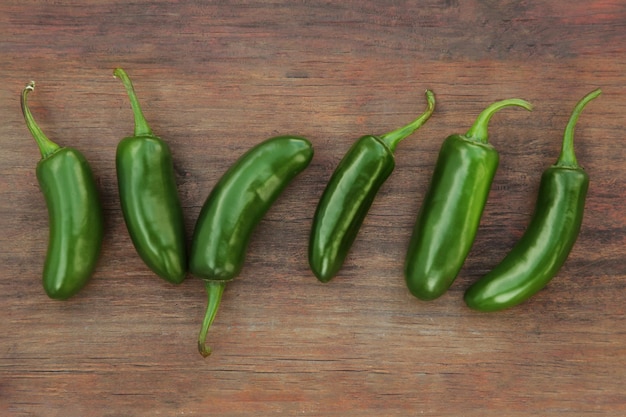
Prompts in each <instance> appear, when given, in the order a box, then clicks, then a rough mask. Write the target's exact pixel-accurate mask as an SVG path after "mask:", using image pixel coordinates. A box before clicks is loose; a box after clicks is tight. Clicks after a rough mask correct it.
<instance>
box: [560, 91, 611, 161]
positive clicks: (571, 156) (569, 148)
mask: <svg viewBox="0 0 626 417" xmlns="http://www.w3.org/2000/svg"><path fill="white" fill-rule="evenodd" d="M600 94H602V90H600V89H599V88H598V89H597V90H593V91H592V92H591V93H589V94H587V95H586V96H585V97H583V98H582V99H580V101H579V102H578V103H577V104H576V107H574V111H573V112H572V115H571V116H570V119H569V122H568V123H567V126H566V127H565V133H564V134H563V145H562V146H561V153H560V155H559V159H558V160H557V161H556V166H559V167H571V168H578V161H577V160H576V153H575V152H574V128H575V127H576V123H577V122H578V117H579V116H580V114H581V113H582V111H583V109H584V108H585V106H586V105H587V103H589V102H590V101H591V100H593V99H594V98H596V97H598V96H599V95H600Z"/></svg>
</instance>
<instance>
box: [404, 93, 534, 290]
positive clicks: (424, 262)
mask: <svg viewBox="0 0 626 417" xmlns="http://www.w3.org/2000/svg"><path fill="white" fill-rule="evenodd" d="M508 106H519V107H523V108H525V109H526V110H531V109H532V106H531V105H530V103H528V102H526V101H524V100H519V99H510V100H502V101H498V102H496V103H493V104H492V105H490V106H489V107H487V108H486V109H485V110H484V111H483V112H482V113H481V114H480V115H479V116H478V118H477V119H476V121H475V122H474V125H473V126H472V127H471V128H470V130H469V131H468V132H467V134H465V135H458V134H455V135H451V136H448V138H447V139H446V140H445V141H444V142H443V144H442V146H441V149H440V151H439V156H438V159H437V163H436V165H435V170H434V173H433V176H432V180H431V184H430V188H429V190H428V191H427V193H426V195H425V196H424V201H423V203H422V207H421V209H420V212H419V214H418V216H417V221H416V223H415V226H414V228H413V235H412V237H411V241H410V244H409V248H408V252H407V255H406V262H405V278H406V284H407V286H408V288H409V290H410V291H411V293H412V294H413V295H414V296H416V297H417V298H419V299H422V300H433V299H435V298H437V297H439V296H441V295H442V294H443V293H444V292H446V290H447V289H448V288H449V287H450V285H451V284H452V282H453V281H454V279H455V278H456V276H457V275H458V273H459V271H460V269H461V267H462V266H463V263H464V262H465V258H466V257H467V255H468V253H469V251H470V249H471V247H472V244H473V243H474V238H475V237H476V232H477V230H478V225H479V223H480V218H481V216H482V213H483V209H484V207H485V203H486V201H487V197H488V195H489V189H490V188H491V183H492V181H493V177H494V175H495V173H496V169H497V168H498V162H499V156H498V152H497V151H496V150H495V148H494V147H493V146H491V145H490V144H489V143H488V141H487V140H488V133H487V128H488V124H489V120H490V119H491V117H492V116H493V115H494V114H495V113H496V112H497V111H498V110H500V109H502V108H504V107H508Z"/></svg>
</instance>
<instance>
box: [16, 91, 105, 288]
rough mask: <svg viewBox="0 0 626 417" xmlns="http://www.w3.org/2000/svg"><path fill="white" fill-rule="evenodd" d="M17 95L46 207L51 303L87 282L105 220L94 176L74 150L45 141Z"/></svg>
mask: <svg viewBox="0 0 626 417" xmlns="http://www.w3.org/2000/svg"><path fill="white" fill-rule="evenodd" d="M34 89H35V83H34V82H32V81H31V83H30V84H28V85H27V86H26V88H24V90H23V91H22V96H21V105H22V112H23V114H24V119H25V120H26V125H27V127H28V129H29V130H30V132H31V134H32V135H33V137H34V138H35V140H36V142H37V145H38V146H39V150H40V151H41V156H42V159H41V160H40V161H39V163H38V164H37V171H36V172H37V180H38V181H39V186H40V187H41V191H42V192H43V195H44V198H45V200H46V205H47V208H48V216H49V222H50V235H49V242H48V250H47V254H46V260H45V263H44V269H43V288H44V290H45V292H46V294H47V295H48V296H49V297H50V298H53V299H58V300H65V299H67V298H70V297H71V296H73V295H74V294H76V293H77V292H78V291H80V289H81V288H83V287H84V286H85V284H86V283H87V282H88V281H89V278H90V277H91V275H92V274H93V272H94V269H95V267H96V263H97V261H98V258H99V255H100V248H101V246H102V236H103V224H104V222H103V216H102V206H101V203H100V198H99V196H98V190H97V187H96V182H95V180H94V176H93V172H92V170H91V167H90V166H89V163H88V162H87V160H86V159H85V157H84V156H83V155H82V154H81V153H80V152H79V151H77V150H76V149H73V148H69V147H60V146H59V145H57V144H56V143H54V142H52V141H51V140H50V139H48V138H47V137H46V135H45V134H44V133H43V131H42V130H41V129H40V128H39V126H38V125H37V124H36V123H35V120H34V118H33V116H32V114H31V112H30V109H29V108H28V103H27V96H28V93H29V92H30V91H33V90H34Z"/></svg>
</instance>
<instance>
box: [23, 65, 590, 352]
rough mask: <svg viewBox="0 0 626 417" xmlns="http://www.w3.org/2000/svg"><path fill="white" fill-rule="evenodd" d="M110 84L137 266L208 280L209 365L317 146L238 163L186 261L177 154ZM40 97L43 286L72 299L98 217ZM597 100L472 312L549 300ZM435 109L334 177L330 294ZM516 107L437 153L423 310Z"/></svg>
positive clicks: (318, 260) (315, 242) (75, 156)
mask: <svg viewBox="0 0 626 417" xmlns="http://www.w3.org/2000/svg"><path fill="white" fill-rule="evenodd" d="M114 74H115V75H116V76H117V77H118V78H120V79H121V81H122V82H123V84H124V86H125V88H126V91H127V94H128V96H129V98H130V103H131V107H132V110H133V114H134V119H135V129H134V134H133V136H130V137H127V138H124V139H122V140H121V141H120V142H119V144H118V146H117V152H116V171H117V180H118V187H119V196H120V203H121V207H122V213H123V216H124V221H125V224H126V226H127V229H128V232H129V235H130V237H131V240H132V242H133V245H134V247H135V249H136V251H137V252H138V254H139V256H140V257H141V259H143V261H144V262H145V263H146V264H147V265H148V266H149V267H150V268H151V269H152V270H153V271H154V272H155V273H156V274H157V275H159V276H160V277H162V278H164V279H166V280H167V281H169V282H171V283H175V284H178V283H181V282H182V281H183V280H184V278H185V276H186V275H187V272H188V271H189V272H191V273H192V274H193V275H195V276H197V277H199V278H201V279H203V280H204V281H205V286H206V291H207V297H208V302H207V308H206V313H205V318H204V321H203V324H202V328H201V331H200V333H199V336H198V349H199V351H200V353H201V354H202V355H203V356H208V355H209V354H210V352H211V351H210V348H208V347H207V346H206V343H205V339H206V336H207V332H208V330H209V328H210V326H211V323H212V322H213V320H214V318H215V315H216V313H217V310H218V308H219V304H220V300H221V298H222V293H223V291H224V288H225V285H226V283H227V282H229V281H230V280H232V279H234V278H235V277H236V276H237V275H238V274H239V272H240V270H241V268H242V266H243V263H244V258H245V253H246V248H247V246H248V242H249V239H250V236H251V234H252V232H253V230H254V228H255V226H256V225H257V224H258V223H259V221H260V220H261V219H262V218H263V216H264V215H265V213H266V212H267V210H268V209H269V208H270V207H271V205H272V204H273V202H274V201H275V200H276V199H277V198H278V196H279V195H280V194H281V192H282V191H283V190H284V189H285V187H286V186H287V185H288V184H289V183H290V181H291V180H292V179H293V178H295V177H296V176H297V175H298V174H299V173H300V172H302V171H303V170H304V169H305V168H306V167H307V166H308V165H309V163H310V162H311V160H312V158H313V147H312V145H311V143H310V142H309V141H308V140H307V139H305V138H302V137H297V136H279V137H274V138H271V139H268V140H266V141H264V142H262V143H260V144H258V145H256V146H254V147H253V148H251V149H250V150H248V151H247V152H246V153H245V154H244V155H242V156H241V157H240V158H239V159H238V160H237V161H236V162H235V163H234V164H233V165H232V166H231V167H230V168H229V169H228V170H227V171H226V172H225V173H224V174H223V176H222V177H221V179H220V180H219V181H218V182H217V184H216V185H215V187H214V188H213V190H212V191H211V192H210V194H209V196H208V197H207V199H206V201H205V203H204V205H203V207H202V209H201V211H200V214H199V216H198V219H197V222H196V225H195V229H194V234H193V238H192V244H191V249H190V252H189V254H188V253H187V249H186V236H185V226H184V220H183V210H182V207H181V203H180V199H179V195H178V192H177V187H176V182H175V174H174V166H173V162H172V155H171V152H170V149H169V147H168V145H167V144H166V143H165V142H164V141H163V140H162V139H160V138H159V137H157V136H156V135H155V134H154V133H153V132H152V130H151V129H150V127H149V125H148V123H147V121H146V119H145V117H144V115H143V113H142V110H141V107H140V106H139V102H138V100H137V97H136V95H135V91H134V88H133V85H132V82H131V80H130V78H129V77H128V75H127V74H126V72H124V70H122V69H120V68H118V69H116V70H115V72H114ZM33 89H34V83H33V82H31V83H30V84H29V85H27V86H26V87H25V88H24V90H23V92H22V95H21V105H22V111H23V114H24V118H25V120H26V124H27V127H28V129H29V130H30V132H31V133H32V135H33V137H34V138H35V140H36V141H37V144H38V146H39V149H40V151H41V155H42V159H41V160H40V161H39V163H38V165H37V171H36V172H37V178H38V181H39V184H40V187H41V189H42V192H43V194H44V197H45V200H46V204H47V207H48V212H49V222H50V237H49V243H48V251H47V255H46V260H45V263H44V271H43V287H44V289H45V291H46V293H47V294H48V296H49V297H51V298H55V299H67V298H69V297H71V296H72V295H74V294H76V293H77V292H78V291H79V290H80V289H81V288H82V287H83V286H84V285H85V284H86V282H87V281H88V279H89V277H90V276H91V275H92V273H93V271H94V268H95V265H96V262H97V259H98V256H99V253H100V248H101V244H102V237H103V210H102V207H101V203H100V199H99V197H98V191H97V186H96V183H95V180H94V175H93V173H92V170H91V168H90V166H89V164H88V162H87V161H86V159H85V157H84V156H83V155H82V154H81V153H80V152H79V151H77V150H76V149H73V148H70V147H60V146H59V145H57V144H56V143H54V142H52V141H51V140H50V139H48V138H47V137H46V135H45V134H44V133H43V132H42V131H41V129H40V128H39V127H38V125H37V124H36V123H35V121H34V118H33V116H32V114H31V112H30V110H29V107H28V104H27V95H28V93H29V92H30V91H32V90H33ZM600 93H601V91H600V90H599V89H598V90H595V91H592V92H591V93H589V94H588V95H586V96H585V97H584V98H583V99H581V100H580V101H579V102H578V104H577V105H576V107H575V108H574V111H573V113H572V115H571V118H570V120H569V122H568V124H567V127H566V129H565V134H564V137H563V144H562V149H561V153H560V156H559V157H558V159H557V161H556V163H555V164H554V165H552V166H551V167H549V168H548V169H547V170H546V171H545V172H544V173H543V176H542V177H541V184H540V187H539V192H538V198H537V202H536V207H535V212H534V215H533V217H532V219H531V221H530V224H529V226H528V228H527V230H526V232H525V233H524V235H523V236H522V238H521V239H520V240H519V241H518V243H517V244H516V245H515V246H514V247H513V248H512V250H511V251H510V252H509V254H508V255H507V256H506V257H505V258H504V259H503V260H502V261H501V262H500V263H499V264H498V265H497V266H496V267H495V268H494V269H493V270H492V271H491V272H489V273H488V274H487V275H486V276H485V277H483V278H481V279H479V280H478V281H477V282H476V283H474V284H473V285H472V286H471V287H470V288H469V289H468V290H467V291H466V293H465V302H466V303H467V305H468V306H469V307H471V308H473V309H476V310H480V311H495V310H502V309H505V308H509V307H512V306H514V305H517V304H519V303H521V302H523V301H525V300H526V299H528V298H529V297H531V296H532V295H533V294H535V293H536V292H538V291H539V290H540V289H542V288H543V287H544V286H545V285H546V284H547V283H548V282H549V281H550V280H551V279H552V278H553V277H554V276H555V275H556V274H557V272H558V270H559V269H560V268H561V266H562V265H563V263H564V262H565V260H566V259H567V257H568V255H569V253H570V251H571V249H572V247H573V245H574V242H575V241H576V238H577V236H578V233H579V230H580V226H581V223H582V218H583V211H584V205H585V198H586V192H587V188H588V184H589V179H588V176H587V174H586V173H585V171H584V170H583V169H582V168H581V167H580V166H579V165H578V163H577V161H576V156H575V153H574V145H573V137H574V127H575V125H576V122H577V120H578V117H579V115H580V113H581V112H582V110H583V108H584V107H585V105H586V104H587V103H588V102H589V101H591V100H592V99H594V98H596V97H597V96H598V95H600ZM426 99H427V103H428V105H427V109H426V111H425V112H424V113H423V114H421V115H420V116H419V117H418V118H416V119H415V120H413V121H412V122H411V123H409V124H407V125H406V126H404V127H402V128H400V129H397V130H394V131H392V132H389V133H387V134H384V135H380V136H373V135H367V136H363V137H361V138H360V139H359V140H358V141H356V142H355V143H354V145H353V146H352V147H351V148H350V149H349V150H348V152H347V153H346V155H345V156H344V158H343V159H342V160H341V162H340V163H339V164H338V166H337V168H336V170H335V171H334V173H333V175H332V176H331V178H330V180H329V182H328V185H327V187H326V189H325V190H324V192H323V194H322V196H321V198H320V201H319V203H318V206H317V209H316V211H315V215H314V217H313V224H312V230H311V235H310V241H309V264H310V267H311V270H312V271H313V273H314V274H315V276H316V277H317V278H318V279H319V280H320V281H322V282H328V281H329V280H330V279H331V278H332V277H333V276H335V275H336V274H337V273H338V272H339V270H340V269H341V266H342V265H343V262H344V260H345V258H346V256H347V254H348V253H349V251H350V247H351V246H352V244H353V242H354V240H355V238H356V236H357V234H358V231H359V229H360V227H361V224H362V223H363V220H364V218H365V216H366V214H367V212H368V210H369V208H370V206H371V204H372V202H373V201H374V198H375V196H376V194H377V192H378V190H379V188H380V187H381V186H382V184H383V183H384V182H385V181H386V179H387V178H388V177H389V175H390V174H391V173H392V171H393V170H394V166H395V161H394V151H395V149H396V146H397V145H398V143H399V142H400V141H402V140H403V139H404V138H406V137H408V136H409V135H411V134H412V133H413V132H415V131H416V130H417V129H419V128H420V127H421V126H422V125H423V124H424V123H425V122H426V121H427V120H428V119H429V118H430V116H431V115H432V113H433V111H434V108H435V97H434V94H433V93H432V92H431V91H429V90H427V91H426ZM508 106H519V107H522V108H524V109H526V110H531V109H532V106H531V104H530V103H528V102H526V101H524V100H520V99H509V100H502V101H498V102H496V103H494V104H492V105H490V106H488V107H487V108H486V109H485V110H484V111H483V112H482V113H480V115H479V116H478V118H477V119H476V121H475V122H474V124H473V125H472V127H471V128H470V129H469V131H468V132H467V133H466V134H465V135H460V134H453V135H451V136H449V137H448V138H447V139H446V140H445V141H444V142H443V144H442V146H441V150H440V153H439V156H438V159H437V162H436V165H435V169H434V173H433V175H432V180H431V183H430V187H429V189H428V191H427V193H426V195H425V197H424V199H423V202H422V207H421V209H420V211H419V213H418V216H417V221H416V222H415V227H414V230H413V234H412V237H411V240H410V243H409V247H408V252H407V255H406V262H405V279H406V284H407V287H408V288H409V290H410V291H411V293H412V294H413V295H414V296H416V297H417V298H419V299H422V300H433V299H435V298H437V297H440V296H441V295H442V294H443V293H444V292H445V291H446V290H447V289H448V288H449V287H450V285H451V284H452V282H453V281H454V280H455V278H456V277H457V275H458V274H459V271H460V269H461V267H462V265H463V263H464V262H465V259H466V257H467V255H468V253H469V251H470V249H471V247H472V244H473V242H474V239H475V236H476V232H477V230H478V226H479V222H480V219H481V216H482V213H483V209H484V207H485V203H486V201H487V197H488V194H489V190H490V188H491V184H492V181H493V178H494V175H495V172H496V169H497V167H498V161H499V156H498V152H497V151H496V150H495V148H494V147H493V146H491V145H490V144H489V143H488V129H487V128H488V123H489V120H490V119H491V117H492V116H493V115H494V114H495V113H496V112H497V111H499V110H500V109H502V108H505V107H508Z"/></svg>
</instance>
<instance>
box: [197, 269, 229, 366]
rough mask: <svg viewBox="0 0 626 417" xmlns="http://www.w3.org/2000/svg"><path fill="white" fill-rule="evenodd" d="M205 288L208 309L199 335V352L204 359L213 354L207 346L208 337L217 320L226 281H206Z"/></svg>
mask: <svg viewBox="0 0 626 417" xmlns="http://www.w3.org/2000/svg"><path fill="white" fill-rule="evenodd" d="M204 286H205V288H206V292H207V307H206V313H205V314H204V320H203V321H202V329H201V330H200V334H199V335H198V351H199V352H200V354H201V355H202V356H203V357H205V358H206V357H207V356H209V355H210V354H211V348H210V347H208V346H207V345H206V335H207V332H208V331H209V327H211V324H212V323H213V320H214V319H215V314H217V309H218V308H219V306H220V301H221V300H222V294H223V293H224V288H225V287H226V282H225V281H205V283H204Z"/></svg>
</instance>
